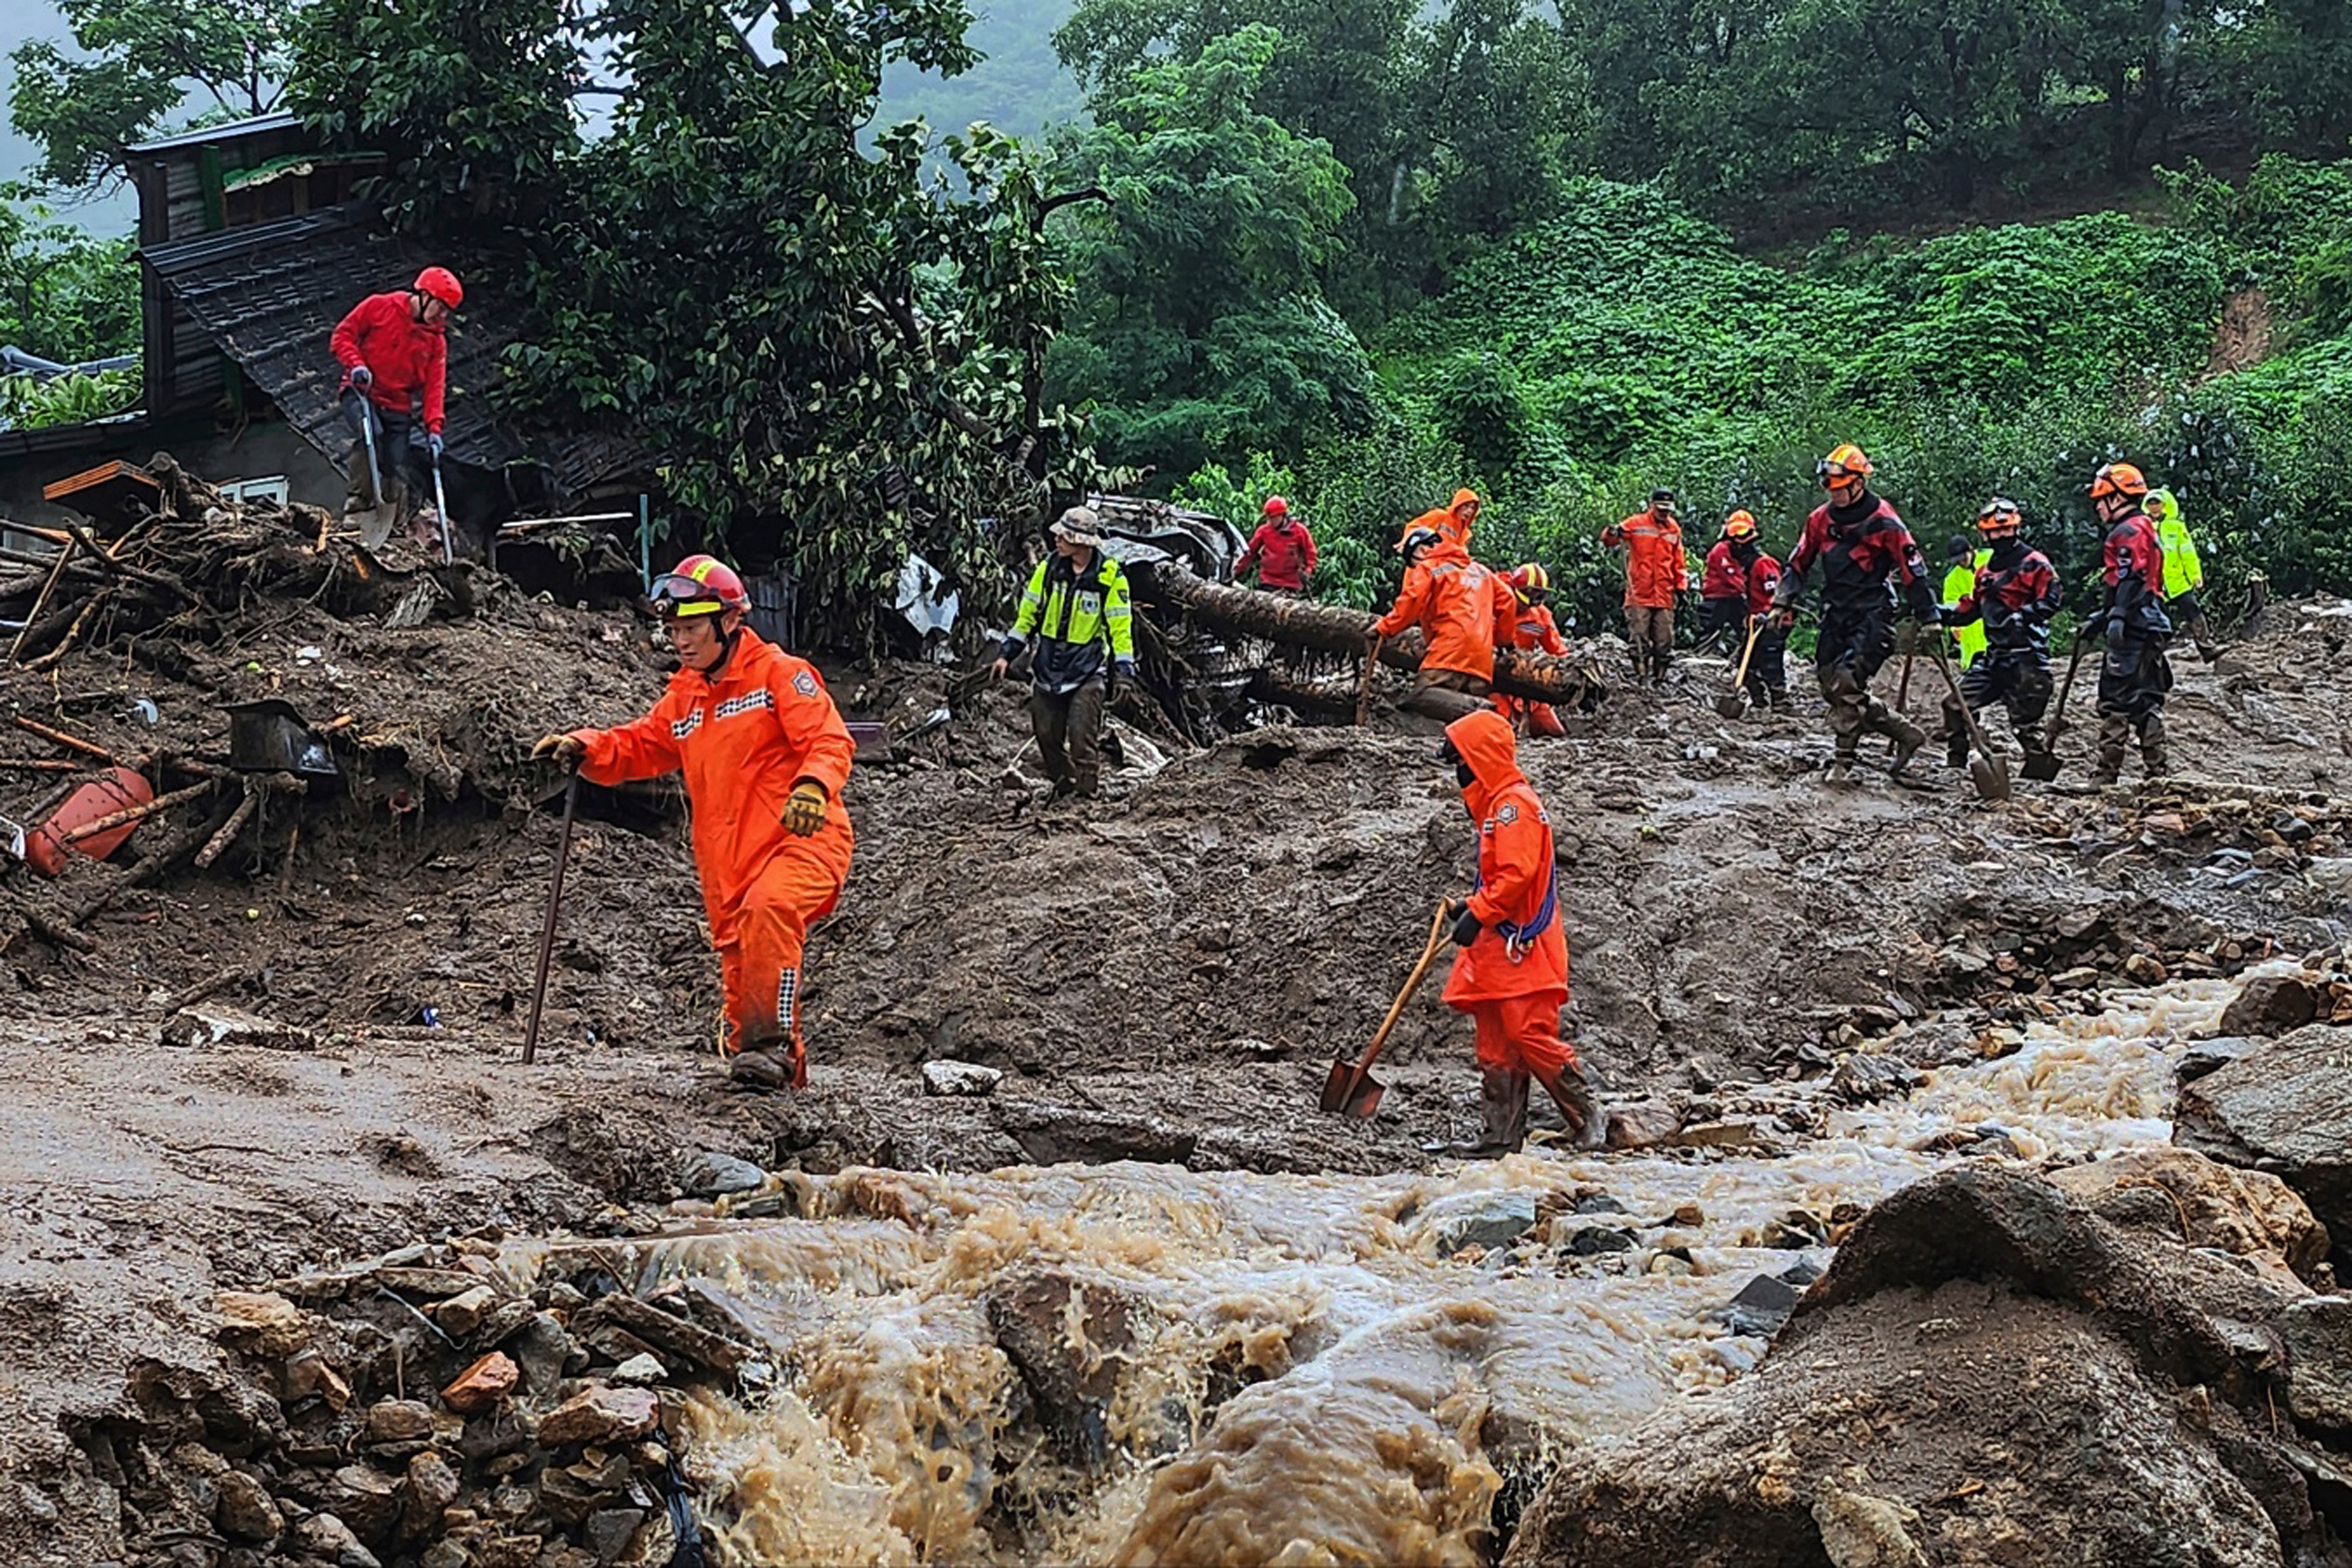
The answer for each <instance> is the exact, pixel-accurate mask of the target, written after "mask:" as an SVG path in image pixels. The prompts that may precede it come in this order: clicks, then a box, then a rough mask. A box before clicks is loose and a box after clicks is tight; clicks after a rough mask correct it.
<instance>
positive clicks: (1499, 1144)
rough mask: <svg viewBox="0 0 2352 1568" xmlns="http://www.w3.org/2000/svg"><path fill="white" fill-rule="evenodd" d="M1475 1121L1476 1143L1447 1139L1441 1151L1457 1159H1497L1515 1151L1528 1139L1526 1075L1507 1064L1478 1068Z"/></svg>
mask: <svg viewBox="0 0 2352 1568" xmlns="http://www.w3.org/2000/svg"><path fill="white" fill-rule="evenodd" d="M1478 1121H1479V1131H1478V1141H1477V1142H1475V1143H1449V1144H1447V1145H1445V1146H1444V1150H1443V1152H1445V1153H1447V1154H1451V1155H1453V1156H1454V1158H1456V1159H1460V1160H1499V1159H1501V1158H1502V1157H1503V1156H1504V1155H1506V1154H1516V1153H1517V1152H1519V1150H1520V1148H1521V1147H1522V1146H1523V1145H1524V1144H1525V1143H1526V1142H1527V1139H1528V1075H1527V1074H1525V1073H1523V1072H1513V1071H1511V1070H1510V1069H1509V1068H1487V1067H1482V1068H1479V1069H1478Z"/></svg>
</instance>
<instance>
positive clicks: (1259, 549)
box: [1234, 519, 1315, 589]
mask: <svg viewBox="0 0 2352 1568" xmlns="http://www.w3.org/2000/svg"><path fill="white" fill-rule="evenodd" d="M1287 521H1288V523H1289V526H1287V527H1284V528H1277V527H1276V526H1275V525H1274V524H1273V523H1272V522H1261V523H1259V524H1258V525H1257V531H1256V532H1255V533H1253V534H1251V535H1250V542H1249V548H1248V549H1247V550H1244V551H1243V552H1242V558H1241V559H1240V560H1239V561H1236V562H1234V581H1235V582H1239V581H1240V580H1241V579H1242V577H1243V576H1244V574H1246V573H1247V572H1248V571H1249V569H1250V568H1251V567H1252V566H1255V567H1256V568H1257V582H1258V586H1259V587H1261V588H1290V589H1298V588H1304V587H1305V586H1307V578H1308V577H1309V576H1310V575H1311V574H1313V573H1314V571H1315V536H1314V535H1313V534H1311V533H1309V532H1307V525H1306V524H1305V523H1303V522H1300V521H1297V520H1296V519H1290V520H1287Z"/></svg>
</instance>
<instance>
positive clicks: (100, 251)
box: [0, 186, 140, 363]
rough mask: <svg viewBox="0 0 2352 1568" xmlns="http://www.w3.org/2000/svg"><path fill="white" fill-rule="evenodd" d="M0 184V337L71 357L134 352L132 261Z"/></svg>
mask: <svg viewBox="0 0 2352 1568" xmlns="http://www.w3.org/2000/svg"><path fill="white" fill-rule="evenodd" d="M24 194H25V193H24V191H23V188H22V187H21V186H0V342H12V343H16V344H20V345H21V346H23V347H24V348H26V349H28V350H30V351H31V352H32V353H37V354H38V355H40V356H41V357H42V358H44V359H50V360H61V361H66V362H68V363H70V362H73V361H77V360H91V359H107V358H110V357H112V356H114V355H117V354H126V353H138V352H139V325H140V318H139V263H138V262H137V260H135V259H134V258H133V257H132V255H131V241H130V240H128V239H93V238H92V237H90V236H89V235H88V234H85V233H84V232H83V231H82V230H80V229H79V228H76V227H74V226H71V225H70V224H62V223H58V222H57V221H55V220H54V219H53V218H51V217H50V216H49V213H48V210H47V208H46V207H42V206H38V205H32V204H30V203H28V202H26V201H24V200H22V199H21V198H22V197H23V195H24Z"/></svg>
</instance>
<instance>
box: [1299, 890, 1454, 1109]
mask: <svg viewBox="0 0 2352 1568" xmlns="http://www.w3.org/2000/svg"><path fill="white" fill-rule="evenodd" d="M1445 926H1446V920H1445V900H1443V899H1441V900H1438V903H1437V913H1436V914H1435V915H1434V916H1433V917H1432V918H1431V920H1430V922H1429V945H1428V946H1427V947H1425V948H1423V949H1422V953H1421V962H1420V963H1416V964H1414V965H1413V966H1412V973H1411V974H1408V975H1406V976H1405V982H1404V989H1403V990H1402V991H1400V992H1398V993H1397V998H1396V1000H1395V1001H1394V1002H1393V1003H1391V1005H1390V1006H1389V1016H1387V1017H1385V1018H1383V1019H1381V1028H1380V1033H1378V1034H1376V1035H1374V1036H1373V1037H1372V1044H1371V1048H1370V1049H1369V1050H1367V1051H1366V1052H1365V1053H1364V1059H1363V1060H1362V1061H1360V1062H1355V1063H1350V1062H1349V1060H1348V1059H1347V1058H1345V1057H1342V1058H1339V1060H1338V1061H1335V1062H1333V1063H1332V1064H1331V1072H1330V1076H1329V1077H1328V1078H1326V1079H1324V1080H1323V1098H1322V1100H1321V1101H1320V1102H1319V1103H1318V1105H1317V1109H1318V1110H1325V1111H1339V1112H1343V1113H1344V1114H1346V1115H1349V1116H1352V1117H1354V1118H1356V1119H1357V1120H1358V1121H1362V1120H1363V1119H1365V1118H1366V1117H1369V1116H1370V1115H1371V1113H1372V1112H1373V1111H1375V1110H1379V1109H1380V1107H1381V1095H1383V1094H1385V1093H1386V1092H1388V1086H1387V1085H1385V1084H1383V1083H1381V1081H1380V1080H1379V1079H1376V1078H1374V1077H1373V1076H1372V1064H1373V1063H1374V1062H1376V1061H1378V1060H1379V1059H1380V1056H1381V1047H1382V1046H1385V1045H1387V1044H1388V1043H1389V1031H1390V1030H1391V1029H1393V1028H1395V1027H1396V1021H1397V1020H1398V1019H1399V1018H1400V1017H1402V1016H1404V1005H1405V1004H1406V1003H1408V1002H1410V1001H1412V994H1413V993H1414V992H1416V991H1418V990H1420V989H1421V983H1422V981H1423V980H1424V979H1426V978H1427V977H1428V974H1429V972H1430V970H1431V968H1432V967H1433V966H1434V965H1435V964H1436V963H1437V954H1438V951H1439V950H1440V949H1441V948H1443V947H1444V945H1445Z"/></svg>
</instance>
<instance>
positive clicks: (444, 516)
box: [433, 452, 457, 566]
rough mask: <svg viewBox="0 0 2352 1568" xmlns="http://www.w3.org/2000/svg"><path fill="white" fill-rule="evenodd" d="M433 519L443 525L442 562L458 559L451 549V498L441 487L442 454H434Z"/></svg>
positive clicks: (448, 562) (446, 562)
mask: <svg viewBox="0 0 2352 1568" xmlns="http://www.w3.org/2000/svg"><path fill="white" fill-rule="evenodd" d="M433 520H434V521H436V522H438V523H439V524H440V525H441V564H442V565H444V566H447V565H449V564H451V563H453V562H455V561H456V560H457V557H456V556H455V555H453V554H452V553H450V550H449V498H448V497H447V496H446V495H445V494H444V493H442V489H441V454H440V453H438V452H436V453H434V454H433Z"/></svg>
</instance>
